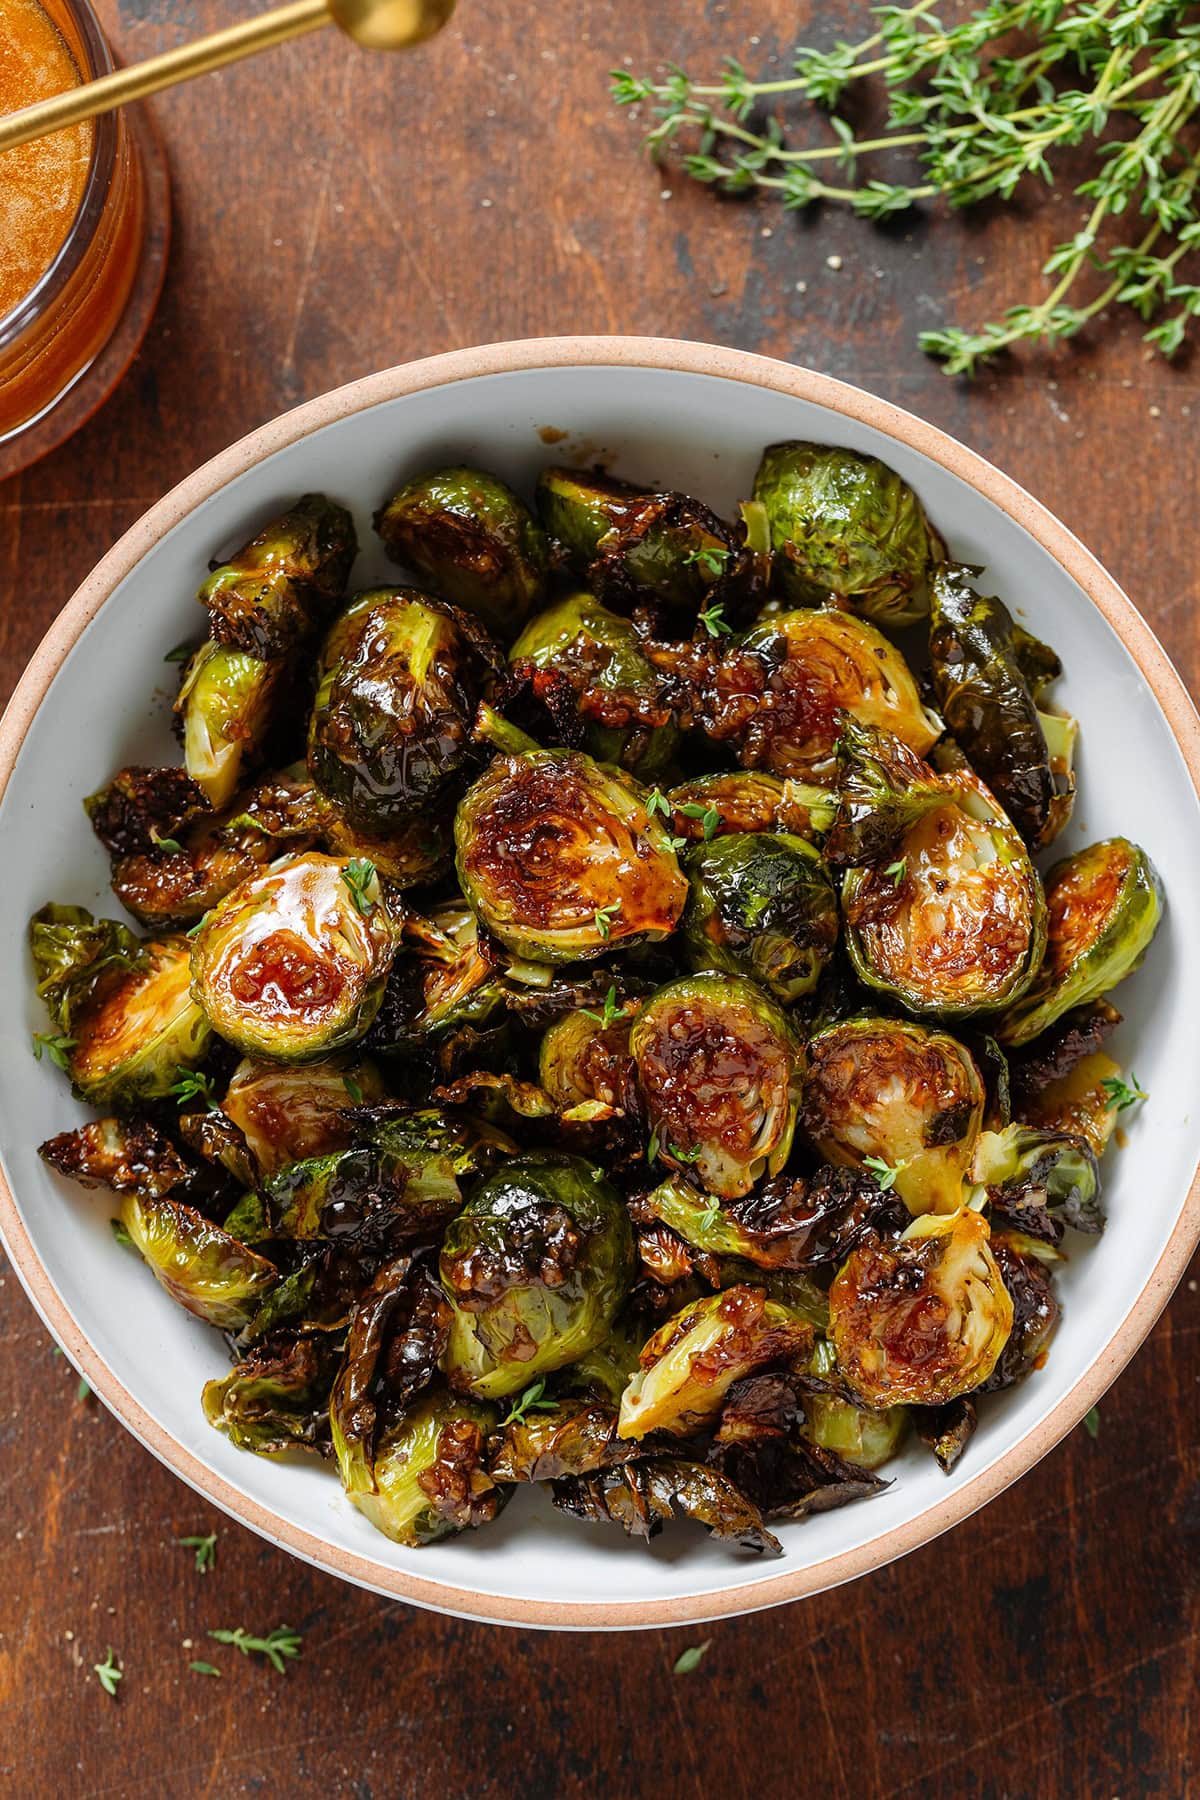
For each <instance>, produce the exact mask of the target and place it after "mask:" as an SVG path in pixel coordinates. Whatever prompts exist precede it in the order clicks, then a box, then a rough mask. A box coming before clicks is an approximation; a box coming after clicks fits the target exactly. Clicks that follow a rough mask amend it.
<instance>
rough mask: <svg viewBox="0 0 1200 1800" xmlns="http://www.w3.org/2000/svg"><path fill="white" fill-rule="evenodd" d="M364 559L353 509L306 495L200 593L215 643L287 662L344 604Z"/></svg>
mask: <svg viewBox="0 0 1200 1800" xmlns="http://www.w3.org/2000/svg"><path fill="white" fill-rule="evenodd" d="M357 554H358V540H357V538H356V537H355V532H354V520H353V519H352V518H351V516H350V514H349V513H348V512H347V511H346V508H345V507H344V506H339V505H338V503H337V501H336V500H327V499H326V497H325V495H324V494H302V495H301V496H300V498H299V500H297V501H296V503H295V505H294V506H290V507H289V508H288V509H287V511H286V512H284V513H281V514H280V515H279V517H278V518H277V519H272V520H271V522H270V524H269V525H267V526H265V527H264V529H263V530H262V531H260V532H259V533H258V536H257V537H253V538H251V540H250V542H249V543H248V544H246V545H245V547H244V548H243V549H241V550H239V551H238V552H237V554H236V555H235V556H231V557H230V559H229V561H228V562H227V563H223V564H222V565H221V566H220V567H219V568H217V569H214V570H213V572H212V574H211V575H210V576H209V577H208V579H207V581H206V582H205V583H204V585H203V587H202V588H201V589H200V593H199V596H198V598H199V600H200V602H201V604H202V605H204V606H206V607H207V608H208V611H209V615H210V617H211V619H212V635H213V637H214V638H216V640H217V642H218V643H221V644H228V645H229V646H230V647H231V648H232V649H234V650H247V651H249V652H250V654H251V655H252V656H261V657H263V658H269V657H276V656H286V655H287V654H288V653H289V651H291V650H293V649H294V648H295V647H296V645H297V644H299V643H300V642H302V640H303V639H304V638H306V637H307V636H308V634H309V632H310V631H312V630H313V629H314V628H315V627H316V626H317V625H319V624H320V623H321V621H322V620H323V618H324V617H325V615H326V614H327V613H328V612H329V611H330V609H331V608H332V607H333V606H334V605H335V604H336V603H337V601H338V600H339V599H340V598H341V595H342V591H343V589H344V588H345V586H346V580H347V577H348V576H349V574H350V569H351V566H352V565H353V562H354V558H355V557H356V556H357Z"/></svg>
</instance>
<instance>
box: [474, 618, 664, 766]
mask: <svg viewBox="0 0 1200 1800" xmlns="http://www.w3.org/2000/svg"><path fill="white" fill-rule="evenodd" d="M509 657H510V660H511V661H513V662H517V661H520V660H523V661H527V662H531V663H533V665H534V666H535V668H538V669H553V670H555V671H556V672H557V673H558V674H560V675H562V676H564V677H565V679H566V680H567V681H568V682H569V683H570V686H571V687H572V689H573V690H574V692H575V695H576V698H577V700H578V702H579V707H580V712H581V714H582V716H583V718H584V720H585V723H586V727H587V737H586V748H587V750H588V751H589V752H590V754H591V755H592V756H594V757H596V758H597V759H598V760H599V761H600V762H609V763H618V764H620V765H621V767H622V768H627V769H631V770H632V771H633V772H634V773H635V774H637V775H639V776H640V777H642V779H644V780H646V779H649V778H650V777H651V776H653V775H656V774H658V773H659V771H660V770H662V769H664V768H665V767H666V766H667V764H668V763H669V762H670V761H671V758H672V756H673V755H674V754H675V746H676V744H677V742H678V739H679V732H678V730H677V728H676V727H675V725H673V724H672V723H671V722H670V720H669V719H668V720H667V722H666V723H664V724H659V725H655V726H654V727H652V728H650V729H647V728H646V727H644V726H642V725H640V724H639V723H638V720H637V705H638V703H639V702H640V701H649V702H653V700H654V699H655V697H656V695H657V692H658V688H659V677H658V673H657V671H656V670H655V668H654V666H653V664H652V663H651V662H650V661H649V660H648V659H647V657H646V656H645V654H644V653H643V651H642V648H641V640H640V639H639V637H638V634H637V632H636V631H635V630H634V628H633V626H632V625H631V624H630V623H629V620H628V619H623V618H621V616H620V615H619V614H618V613H614V612H609V610H608V608H607V607H604V606H601V605H600V603H599V601H597V600H593V599H592V597H591V595H590V594H571V595H568V596H567V598H566V599H563V600H558V601H556V602H555V604H554V605H553V606H552V607H550V608H549V610H548V611H546V612H541V613H538V614H537V616H536V618H533V619H531V620H530V621H529V623H528V624H527V625H526V627H525V629H524V631H523V632H522V633H521V635H520V637H519V638H518V639H517V641H516V643H515V644H514V645H513V647H512V649H511V651H510V652H509Z"/></svg>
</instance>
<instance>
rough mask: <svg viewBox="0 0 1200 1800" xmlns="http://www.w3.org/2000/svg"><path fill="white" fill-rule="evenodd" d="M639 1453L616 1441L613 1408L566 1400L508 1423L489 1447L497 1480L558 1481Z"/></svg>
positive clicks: (636, 1446)
mask: <svg viewBox="0 0 1200 1800" xmlns="http://www.w3.org/2000/svg"><path fill="white" fill-rule="evenodd" d="M622 1385H624V1384H622ZM641 1454H642V1452H641V1447H640V1445H637V1444H630V1443H622V1442H621V1440H620V1439H619V1438H618V1437H617V1415H616V1412H615V1411H614V1410H613V1408H612V1407H610V1406H605V1405H601V1404H598V1403H597V1402H596V1401H594V1400H575V1399H568V1400H559V1401H557V1402H555V1403H551V1404H550V1405H549V1406H547V1408H546V1409H545V1410H544V1411H538V1412H528V1413H526V1414H525V1415H524V1417H523V1418H519V1419H512V1420H510V1421H508V1422H507V1423H506V1424H505V1426H504V1428H503V1431H502V1434H501V1436H500V1439H499V1442H498V1444H494V1445H493V1446H492V1449H491V1458H490V1464H491V1472H492V1474H493V1475H494V1476H495V1478H496V1480H497V1481H513V1482H524V1481H560V1480H562V1478H563V1477H564V1476H568V1475H569V1476H575V1475H591V1474H593V1473H594V1472H595V1470H597V1469H609V1468H613V1467H614V1466H615V1465H616V1464H618V1463H622V1462H628V1461H629V1460H630V1459H631V1458H632V1457H635V1456H640V1455H641Z"/></svg>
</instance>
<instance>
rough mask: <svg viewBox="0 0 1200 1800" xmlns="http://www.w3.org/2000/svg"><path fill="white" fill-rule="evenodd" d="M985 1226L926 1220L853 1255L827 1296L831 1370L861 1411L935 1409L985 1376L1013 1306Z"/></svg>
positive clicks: (962, 1215)
mask: <svg viewBox="0 0 1200 1800" xmlns="http://www.w3.org/2000/svg"><path fill="white" fill-rule="evenodd" d="M988 1238H989V1233H988V1226H987V1221H986V1220H985V1219H983V1218H982V1217H981V1216H980V1215H979V1213H977V1212H972V1211H971V1210H970V1209H969V1208H967V1207H964V1208H963V1209H962V1210H961V1211H959V1212H956V1213H949V1214H938V1213H925V1214H924V1215H923V1216H922V1217H921V1218H919V1219H914V1220H913V1222H912V1224H911V1225H910V1226H909V1227H908V1229H907V1230H906V1231H905V1232H904V1234H903V1235H902V1236H901V1237H899V1238H897V1239H894V1240H892V1241H891V1242H888V1241H887V1240H885V1239H878V1240H876V1241H875V1242H874V1243H866V1244H862V1245H860V1246H859V1248H858V1249H857V1250H854V1251H852V1252H851V1254H850V1256H849V1257H848V1258H847V1260H846V1262H845V1263H844V1264H843V1266H842V1268H841V1269H840V1270H839V1271H838V1274H837V1276H836V1277H835V1279H834V1283H833V1286H832V1287H831V1288H830V1290H829V1332H830V1337H831V1338H832V1340H833V1346H834V1349H835V1351H836V1353H837V1365H838V1369H839V1371H840V1373H841V1375H842V1377H843V1378H844V1380H845V1381H847V1382H848V1383H849V1385H850V1387H851V1388H852V1389H853V1390H854V1392H855V1393H856V1394H857V1395H858V1396H859V1397H860V1398H861V1399H862V1400H863V1401H865V1403H866V1404H867V1405H868V1406H876V1407H885V1406H896V1405H903V1404H905V1403H909V1404H912V1405H916V1406H941V1405H943V1404H944V1403H945V1402H946V1401H948V1400H954V1399H956V1398H957V1396H958V1395H959V1394H965V1393H968V1392H970V1391H971V1390H972V1389H973V1388H977V1387H980V1386H982V1384H983V1383H984V1382H985V1381H986V1380H987V1379H988V1377H989V1375H991V1373H992V1371H993V1369H994V1368H995V1367H996V1364H997V1362H998V1361H999V1358H1000V1354H1001V1352H1002V1351H1003V1349H1004V1346H1005V1344H1006V1343H1007V1342H1008V1337H1009V1333H1010V1331H1011V1330H1012V1322H1013V1306H1012V1300H1011V1299H1010V1298H1009V1294H1008V1289H1007V1288H1006V1287H1005V1285H1004V1281H1003V1279H1002V1277H1001V1274H1000V1269H999V1267H998V1265H997V1262H996V1258H995V1257H994V1256H993V1254H992V1251H991V1246H990V1244H989V1242H988Z"/></svg>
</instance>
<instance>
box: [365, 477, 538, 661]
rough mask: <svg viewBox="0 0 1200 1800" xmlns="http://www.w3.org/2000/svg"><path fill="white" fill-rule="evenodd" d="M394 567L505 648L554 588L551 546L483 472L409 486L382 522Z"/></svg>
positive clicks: (509, 494)
mask: <svg viewBox="0 0 1200 1800" xmlns="http://www.w3.org/2000/svg"><path fill="white" fill-rule="evenodd" d="M375 529H376V530H377V531H378V533H379V535H380V537H381V538H382V539H383V547H384V549H385V550H386V551H387V553H388V555H389V556H390V557H391V559H392V561H393V562H398V563H403V565H404V567H405V568H406V569H412V570H414V571H415V573H416V574H418V575H422V576H424V577H425V579H426V580H427V581H428V582H429V584H430V586H431V587H432V588H433V590H434V592H435V593H438V594H440V595H441V596H442V598H443V599H444V600H449V601H450V602H451V603H452V604H453V605H455V606H461V607H465V609H466V610H467V611H468V612H472V613H476V614H477V615H478V616H479V617H480V618H481V619H482V620H483V621H484V623H485V624H486V625H487V626H488V627H489V628H490V629H491V630H492V631H494V632H495V633H496V635H497V637H499V638H501V639H502V640H503V641H504V642H505V643H508V642H510V641H511V640H512V639H513V638H514V637H515V636H516V634H517V632H518V631H519V630H520V629H521V626H522V624H523V623H524V622H525V620H526V619H527V618H528V616H529V614H530V613H531V612H532V610H533V608H534V607H535V606H538V605H539V604H540V603H541V599H542V595H543V593H544V592H545V587H546V569H547V562H548V558H547V548H546V539H545V536H544V534H543V532H542V529H541V527H540V525H539V524H538V522H537V520H536V519H535V518H534V517H533V515H532V514H531V513H530V511H529V509H528V507H527V506H526V505H525V504H524V502H523V501H521V500H518V498H517V496H516V495H515V494H514V493H513V491H512V489H511V488H509V487H506V486H505V485H504V483H503V482H502V481H499V480H497V478H496V477H495V476H494V475H488V474H486V473H485V471H484V470H482V469H471V468H466V467H463V466H458V467H454V468H448V469H432V470H430V471H429V472H428V473H426V474H423V475H416V476H414V477H413V479H412V480H411V481H408V482H405V484H404V486H403V487H402V488H401V489H400V491H399V493H397V494H394V495H393V496H392V498H391V499H390V500H389V501H388V503H387V505H386V506H385V507H383V509H382V510H381V511H380V512H379V513H377V514H376V518H375Z"/></svg>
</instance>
